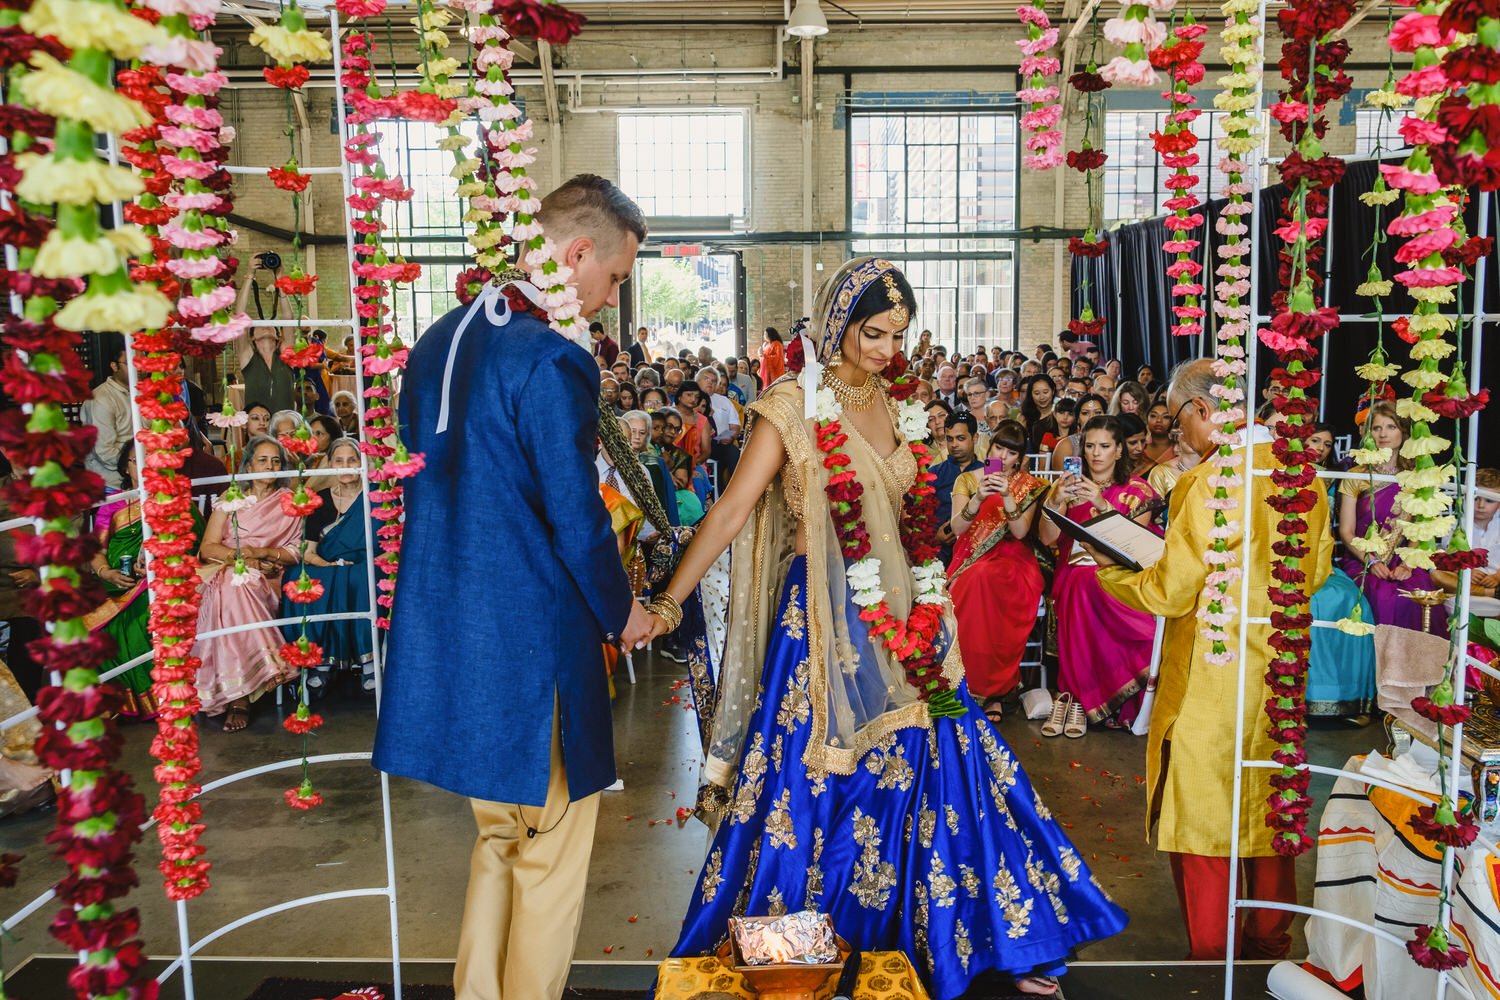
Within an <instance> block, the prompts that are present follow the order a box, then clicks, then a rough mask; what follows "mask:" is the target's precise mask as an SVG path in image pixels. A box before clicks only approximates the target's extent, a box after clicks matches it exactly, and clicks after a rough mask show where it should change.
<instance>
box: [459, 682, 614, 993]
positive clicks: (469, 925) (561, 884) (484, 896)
mask: <svg viewBox="0 0 1500 1000" xmlns="http://www.w3.org/2000/svg"><path fill="white" fill-rule="evenodd" d="M599 798H600V794H599V793H598V792H596V793H594V794H593V795H590V796H588V797H587V798H584V799H580V800H578V801H577V802H571V803H570V802H569V801H568V777H567V772H566V771H564V769H563V755H562V736H561V732H560V730H559V726H558V715H557V710H556V709H555V708H554V709H553V713H552V771H551V778H550V780H549V781H548V785H547V804H546V805H545V806H544V807H542V808H540V809H538V808H537V807H536V806H519V805H516V804H514V803H502V802H486V801H484V800H483V799H470V800H469V801H470V803H471V804H472V805H473V807H474V820H475V822H476V823H478V825H479V839H478V841H476V842H475V844H474V854H473V856H472V858H471V859H470V862H469V891H468V895H467V897H466V899H465V901H464V922H463V926H462V928H460V930H459V935H458V968H457V969H456V970H455V971H454V980H453V988H454V991H455V992H456V993H457V994H458V996H457V1000H557V998H559V997H561V996H562V994H563V989H564V988H565V987H566V985H567V981H568V968H569V966H570V965H571V963H572V961H573V946H574V944H575V943H576V942H577V940H578V927H579V924H580V923H581V921H582V918H583V894H584V889H585V887H586V886H587V883H588V871H589V855H590V853H591V852H592V851H593V847H594V824H595V820H597V819H598V816H599ZM528 826H530V828H531V829H533V830H536V831H538V832H537V835H536V836H535V837H527V836H526V830H527V827H528ZM543 831H545V832H543Z"/></svg>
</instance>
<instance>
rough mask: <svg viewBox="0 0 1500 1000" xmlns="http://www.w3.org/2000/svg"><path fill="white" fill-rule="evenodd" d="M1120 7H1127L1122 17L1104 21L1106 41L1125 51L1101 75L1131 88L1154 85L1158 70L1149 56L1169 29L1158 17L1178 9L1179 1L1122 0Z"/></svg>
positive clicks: (1110, 62) (1103, 69) (1103, 68)
mask: <svg viewBox="0 0 1500 1000" xmlns="http://www.w3.org/2000/svg"><path fill="white" fill-rule="evenodd" d="M1120 6H1121V7H1123V8H1125V9H1124V10H1123V11H1122V12H1121V14H1120V16H1119V17H1112V18H1110V19H1109V20H1107V21H1105V22H1104V38H1105V40H1107V41H1108V42H1110V43H1111V44H1113V45H1119V46H1123V51H1122V52H1121V53H1120V54H1119V55H1117V56H1115V57H1114V58H1113V59H1111V60H1110V61H1109V62H1107V63H1105V64H1104V65H1103V66H1102V67H1101V68H1100V70H1099V75H1100V76H1102V77H1104V79H1106V80H1108V81H1109V82H1110V83H1117V84H1122V85H1124V86H1127V87H1128V86H1139V87H1150V86H1153V85H1154V84H1155V83H1156V70H1154V69H1152V67H1151V60H1150V57H1149V53H1150V52H1151V50H1152V49H1155V48H1156V47H1157V46H1159V45H1161V43H1162V41H1163V40H1164V39H1165V38H1166V37H1167V29H1166V28H1164V27H1162V24H1161V22H1160V21H1158V20H1157V19H1156V18H1155V16H1154V15H1155V14H1157V13H1164V12H1167V11H1170V10H1171V9H1172V8H1173V7H1175V6H1177V0H1147V2H1146V3H1135V2H1132V0H1120Z"/></svg>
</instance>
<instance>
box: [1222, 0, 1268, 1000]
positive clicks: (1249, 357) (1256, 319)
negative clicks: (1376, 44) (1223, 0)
mask: <svg viewBox="0 0 1500 1000" xmlns="http://www.w3.org/2000/svg"><path fill="white" fill-rule="evenodd" d="M1258 17H1259V19H1260V20H1259V24H1260V27H1261V45H1262V46H1263V45H1264V44H1265V41H1264V39H1265V30H1266V0H1260V12H1259V15H1258ZM1265 85H1266V81H1265V75H1264V74H1261V73H1258V74H1256V77H1255V106H1256V107H1257V108H1258V107H1260V106H1261V104H1262V103H1263V95H1264V93H1265ZM1267 141H1268V140H1267V139H1266V138H1262V139H1261V148H1260V149H1259V150H1257V151H1256V152H1255V154H1253V156H1252V159H1251V161H1250V166H1251V175H1252V176H1259V173H1260V162H1261V158H1262V156H1263V155H1264V153H1265V149H1266V143H1267ZM1261 191H1262V187H1261V185H1259V184H1254V185H1252V186H1251V194H1250V329H1249V330H1248V331H1247V332H1246V335H1245V378H1244V385H1245V400H1244V408H1245V422H1244V427H1243V431H1242V433H1243V435H1244V448H1245V459H1244V463H1245V464H1244V472H1243V473H1242V476H1243V479H1244V492H1243V494H1242V495H1243V497H1244V502H1243V504H1242V505H1241V506H1242V509H1241V511H1240V523H1241V524H1242V525H1243V527H1242V529H1241V531H1240V560H1239V565H1240V608H1239V614H1238V616H1237V626H1238V629H1239V635H1240V644H1239V655H1238V657H1237V658H1236V659H1235V670H1236V671H1237V673H1238V677H1239V683H1238V684H1237V685H1236V687H1235V696H1234V704H1235V711H1234V774H1233V784H1234V788H1233V794H1232V796H1231V798H1230V803H1229V812H1230V819H1229V823H1230V827H1229V912H1228V924H1227V926H1226V927H1225V930H1224V938H1225V941H1224V1000H1234V941H1235V933H1234V932H1235V924H1236V920H1237V917H1238V914H1239V906H1238V903H1237V900H1236V897H1237V896H1238V895H1239V888H1240V871H1239V868H1240V812H1241V804H1240V797H1241V795H1242V794H1243V791H1244V784H1245V680H1246V678H1245V656H1246V654H1247V653H1248V651H1249V645H1250V627H1249V626H1248V625H1247V624H1245V618H1246V616H1247V615H1249V613H1250V578H1251V577H1252V576H1253V575H1254V572H1255V567H1253V566H1251V565H1250V552H1251V542H1252V540H1253V538H1254V525H1255V517H1254V513H1255V512H1254V511H1253V510H1252V509H1251V508H1252V506H1253V504H1254V503H1255V476H1254V472H1255V444H1254V433H1253V432H1254V430H1255V420H1254V418H1253V414H1254V412H1255V406H1254V401H1255V391H1256V378H1255V376H1256V370H1255V369H1256V363H1255V362H1256V358H1257V356H1258V355H1259V353H1260V349H1259V348H1260V342H1259V340H1258V339H1257V333H1256V331H1257V330H1258V329H1259V327H1260V321H1261V316H1260V314H1259V308H1260V298H1259V294H1260V281H1259V277H1260V270H1261V269H1260V266H1259V250H1260V241H1261V238H1262V236H1263V232H1262V228H1261V223H1260V215H1261V213H1260V199H1261Z"/></svg>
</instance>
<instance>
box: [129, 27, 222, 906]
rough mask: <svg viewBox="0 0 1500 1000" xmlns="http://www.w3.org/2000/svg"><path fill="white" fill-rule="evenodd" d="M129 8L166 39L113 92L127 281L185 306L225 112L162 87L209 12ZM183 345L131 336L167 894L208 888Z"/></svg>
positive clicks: (206, 57)
mask: <svg viewBox="0 0 1500 1000" xmlns="http://www.w3.org/2000/svg"><path fill="white" fill-rule="evenodd" d="M136 13H137V15H138V16H140V17H141V18H143V19H146V20H156V21H158V22H159V25H160V27H161V28H162V30H163V31H164V32H165V33H166V34H167V36H168V42H167V43H166V45H164V46H162V47H160V49H159V50H150V51H148V52H147V53H146V54H147V55H148V56H151V57H154V58H157V59H160V60H162V62H161V64H159V65H151V64H147V65H143V66H140V67H139V68H138V69H135V70H131V71H127V72H124V73H121V74H120V86H121V90H122V92H124V93H128V94H129V96H131V97H133V98H134V99H136V100H139V101H141V102H142V104H143V105H145V106H146V107H148V108H149V109H150V111H151V113H152V117H153V119H154V121H153V123H152V124H151V125H149V126H146V127H144V128H141V129H136V130H134V131H132V132H128V133H126V134H125V135H124V136H123V139H124V140H125V142H126V143H128V145H125V146H124V147H122V155H123V156H124V158H125V159H126V160H127V161H129V162H130V163H131V164H133V165H134V166H135V167H136V169H137V170H139V171H140V172H141V180H142V183H143V184H144V185H145V188H146V190H145V192H144V193H143V194H142V195H141V196H140V197H139V198H138V199H137V200H136V202H135V203H134V204H132V205H129V206H126V209H125V214H126V218H127V219H129V220H130V221H134V222H138V223H140V224H141V225H142V226H144V227H145V229H146V232H147V235H148V236H149V237H150V239H151V245H152V252H151V253H150V254H149V255H147V256H145V257H143V258H142V259H141V260H140V261H139V262H138V263H137V266H136V267H135V268H133V269H132V271H131V278H132V280H134V281H137V282H154V283H155V284H156V285H157V287H159V288H160V289H161V291H162V292H163V294H165V295H166V296H167V297H168V298H169V299H171V300H173V301H177V300H179V299H181V300H183V302H188V301H189V297H190V296H193V293H197V295H196V297H195V298H194V301H196V302H199V303H202V302H205V301H206V300H207V299H208V298H209V297H210V296H212V295H213V293H214V290H215V288H216V287H217V284H218V283H217V281H216V279H218V278H220V277H222V276H223V275H224V274H225V273H226V269H227V262H226V261H223V260H221V259H220V258H219V257H218V256H217V255H215V254H214V252H213V251H212V250H211V249H209V250H206V251H204V252H203V254H202V255H201V256H198V255H197V253H196V252H195V255H194V257H191V258H189V257H184V256H173V249H174V246H177V247H180V246H181V244H183V243H185V242H187V240H186V234H187V233H188V232H189V230H188V229H186V228H185V227H184V225H183V224H182V223H181V222H175V221H174V220H177V219H179V218H182V217H183V216H186V215H188V214H189V213H192V214H193V215H194V217H195V218H197V219H198V220H200V221H201V220H202V218H203V217H204V215H205V213H208V212H211V213H212V214H213V215H215V216H218V215H222V214H226V213H227V211H228V208H227V206H226V205H224V204H223V201H224V199H223V197H222V196H221V195H220V194H219V193H217V192H216V191H214V190H213V189H211V188H210V187H209V186H208V185H207V184H206V183H205V182H206V181H207V180H208V179H209V178H210V177H213V176H215V175H216V174H217V173H221V171H218V170H217V167H216V166H215V165H214V163H212V162H211V161H210V160H207V159H200V157H206V156H208V155H209V154H211V153H214V152H216V151H218V150H220V149H221V148H222V145H223V143H222V141H221V140H223V139H224V138H225V137H224V136H223V134H222V133H223V128H224V126H223V119H222V117H220V115H219V113H218V111H217V110H214V109H212V108H210V107H208V105H207V102H208V100H209V97H208V96H207V95H205V94H202V93H196V94H181V95H177V99H174V95H171V94H169V93H167V91H166V90H165V89H164V88H166V87H167V85H168V81H169V79H171V80H176V81H178V82H181V81H184V80H187V79H193V80H197V81H201V80H202V79H203V74H205V73H211V72H213V68H214V66H215V65H216V60H217V57H218V49H217V48H216V47H213V46H211V45H209V44H208V43H207V42H206V41H205V40H204V39H202V38H201V37H200V36H199V34H198V32H199V31H200V30H202V29H203V28H206V27H207V26H208V23H209V21H210V20H211V19H210V18H208V16H207V15H202V14H197V13H194V12H193V11H192V10H191V9H190V8H186V7H184V6H183V5H181V4H179V3H174V2H170V0H166V2H162V0H158V2H156V3H155V5H154V6H151V7H138V8H136ZM188 67H192V68H188ZM179 99H180V100H181V101H182V103H178V100H179ZM169 161H170V162H171V164H172V170H170V171H169V170H168V162H169ZM204 230H205V227H204V226H202V225H194V226H193V228H192V230H191V232H192V233H194V234H197V235H199V236H201V235H202V234H203V233H204ZM166 233H170V234H172V236H173V237H175V242H174V239H169V238H168V236H167V235H165V234H166ZM178 252H179V253H180V252H181V251H180V250H179V251H178ZM218 297H219V298H222V293H220V294H219V296H218ZM231 298H232V292H231ZM178 310H179V314H181V315H183V316H186V319H184V320H182V321H183V322H192V323H194V324H195V325H196V326H199V327H202V326H206V325H207V324H208V323H209V322H210V321H211V318H212V310H210V311H208V312H204V311H202V310H199V311H194V309H193V308H191V305H190V306H189V307H188V308H187V309H183V307H182V305H179V307H178ZM189 343H195V342H194V341H191V340H190V339H188V338H187V337H185V336H182V335H181V334H180V331H173V330H169V329H163V330H143V331H140V332H138V333H136V334H135V335H134V337H133V347H134V357H135V366H136V397H135V399H136V406H137V408H138V409H139V410H140V413H141V419H142V421H143V423H144V427H143V429H142V432H141V437H140V441H141V445H142V447H143V449H144V450H145V451H146V465H145V469H144V470H143V472H142V476H141V480H142V487H143V493H144V495H143V497H142V517H143V518H144V520H145V522H146V524H147V526H148V527H149V528H150V529H151V538H150V539H149V540H148V541H147V542H146V543H145V545H144V548H145V550H146V552H147V554H148V555H149V557H150V561H149V564H148V565H149V569H150V573H151V584H150V589H149V595H150V596H149V599H150V611H149V615H148V620H147V626H148V629H149V631H150V633H151V636H152V645H153V665H152V671H151V677H152V692H153V694H154V695H155V697H156V701H157V704H158V714H157V717H156V727H157V735H156V738H155V739H154V740H152V743H151V753H152V755H153V756H154V757H156V758H157V759H158V761H159V763H158V765H157V767H156V769H155V777H156V780H157V783H158V785H159V786H160V791H159V795H158V802H157V805H156V807H155V809H154V810H153V813H152V815H153V816H154V817H155V818H156V820H157V828H156V830H157V837H158V839H159V840H160V842H161V845H162V861H161V862H160V863H159V864H158V869H159V870H160V871H161V873H162V876H163V889H164V891H165V893H166V895H167V898H168V899H172V900H187V899H193V898H195V897H197V896H199V895H201V894H202V893H203V892H204V891H205V890H206V889H207V888H208V886H209V879H208V872H209V869H210V868H211V865H210V862H209V861H208V860H207V859H206V858H205V856H204V855H205V853H206V851H205V848H204V847H203V845H202V844H201V843H200V842H199V838H200V837H201V835H202V833H203V829H204V828H203V824H202V822H201V819H202V806H201V805H200V803H199V802H198V801H197V796H198V794H199V792H200V791H201V786H200V785H199V784H198V775H199V774H200V773H201V771H202V762H201V760H200V758H199V751H198V729H197V725H196V722H195V716H196V715H197V713H198V711H200V709H201V707H202V705H201V702H200V700H199V697H198V689H197V674H198V666H199V661H198V659H197V658H196V657H194V656H192V648H193V645H194V643H195V641H196V638H197V632H198V605H199V594H198V585H199V578H198V559H197V557H196V555H195V554H194V553H195V552H196V551H197V546H198V541H199V539H198V537H197V527H196V525H195V523H194V520H193V517H192V506H191V505H192V484H191V482H190V480H189V478H188V477H187V476H186V475H185V474H184V473H183V471H182V467H183V462H184V455H185V454H186V448H187V447H188V444H189V440H188V431H187V421H188V420H189V419H190V417H189V413H188V409H187V406H186V404H185V402H184V401H183V380H182V348H183V347H184V346H185V345H186V344H189ZM197 343H200V344H202V342H197ZM204 346H207V345H204ZM210 349H211V350H213V351H214V352H217V350H219V348H218V347H212V348H210Z"/></svg>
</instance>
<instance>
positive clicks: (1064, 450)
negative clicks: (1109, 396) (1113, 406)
mask: <svg viewBox="0 0 1500 1000" xmlns="http://www.w3.org/2000/svg"><path fill="white" fill-rule="evenodd" d="M1107 405H1108V404H1107V403H1105V401H1104V397H1103V396H1096V395H1094V394H1093V393H1088V394H1085V395H1083V396H1080V397H1079V399H1078V418H1077V419H1076V420H1074V421H1073V433H1071V434H1069V435H1068V436H1067V437H1064V438H1062V439H1061V440H1060V441H1058V442H1057V447H1055V448H1053V449H1052V471H1053V472H1061V471H1062V469H1063V460H1064V459H1068V458H1072V457H1074V456H1078V457H1079V458H1080V459H1081V458H1082V456H1083V433H1082V431H1083V428H1085V427H1087V426H1088V425H1089V421H1090V420H1093V419H1094V418H1095V417H1102V416H1104V409H1105V407H1106V406H1107Z"/></svg>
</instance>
